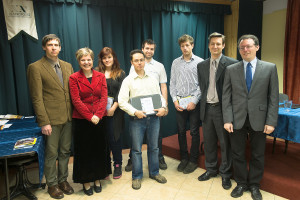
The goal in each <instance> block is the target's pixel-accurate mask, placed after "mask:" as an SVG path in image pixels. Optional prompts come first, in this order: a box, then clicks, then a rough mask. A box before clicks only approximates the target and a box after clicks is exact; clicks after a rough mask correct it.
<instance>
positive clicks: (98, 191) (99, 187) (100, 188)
mask: <svg viewBox="0 0 300 200" xmlns="http://www.w3.org/2000/svg"><path fill="white" fill-rule="evenodd" d="M94 190H95V192H96V193H100V192H101V191H102V185H101V183H100V186H97V185H96V184H95V185H94Z"/></svg>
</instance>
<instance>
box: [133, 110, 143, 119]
mask: <svg viewBox="0 0 300 200" xmlns="http://www.w3.org/2000/svg"><path fill="white" fill-rule="evenodd" d="M145 113H146V112H144V111H140V110H137V111H135V113H134V115H135V116H136V117H137V118H139V119H142V118H144V117H146V115H145Z"/></svg>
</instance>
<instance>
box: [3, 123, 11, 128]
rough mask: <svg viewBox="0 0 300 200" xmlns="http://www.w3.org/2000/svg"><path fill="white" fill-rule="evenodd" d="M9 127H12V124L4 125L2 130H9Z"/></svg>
mask: <svg viewBox="0 0 300 200" xmlns="http://www.w3.org/2000/svg"><path fill="white" fill-rule="evenodd" d="M11 125H12V124H5V125H4V127H3V129H5V128H9V127H10V126H11Z"/></svg>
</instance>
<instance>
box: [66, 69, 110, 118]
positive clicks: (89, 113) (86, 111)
mask: <svg viewBox="0 0 300 200" xmlns="http://www.w3.org/2000/svg"><path fill="white" fill-rule="evenodd" d="M69 84H70V94H71V98H72V103H73V105H74V109H73V115H72V117H73V118H78V119H86V120H88V121H91V118H92V117H93V115H96V116H97V117H99V118H100V119H102V117H103V116H104V115H105V114H106V105H107V86H106V79H105V75H104V74H103V73H101V72H98V71H95V70H93V77H92V82H91V83H90V82H89V80H88V79H87V78H86V77H85V75H84V74H83V72H82V70H79V71H78V72H76V73H74V74H72V75H71V76H70V80H69Z"/></svg>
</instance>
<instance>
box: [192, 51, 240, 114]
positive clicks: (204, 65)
mask: <svg viewBox="0 0 300 200" xmlns="http://www.w3.org/2000/svg"><path fill="white" fill-rule="evenodd" d="M236 62H238V61H237V60H235V59H233V58H229V57H227V56H224V55H222V57H221V59H220V61H219V65H218V69H217V73H216V79H215V80H216V90H217V93H218V98H219V102H220V103H221V104H222V90H223V82H224V75H225V70H226V67H227V66H228V65H231V64H233V63H236ZM197 71H198V81H199V85H200V90H201V100H200V119H201V120H204V117H205V104H206V100H207V91H208V86H209V74H210V58H208V59H206V60H204V61H202V62H200V63H199V64H198V66H197Z"/></svg>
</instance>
